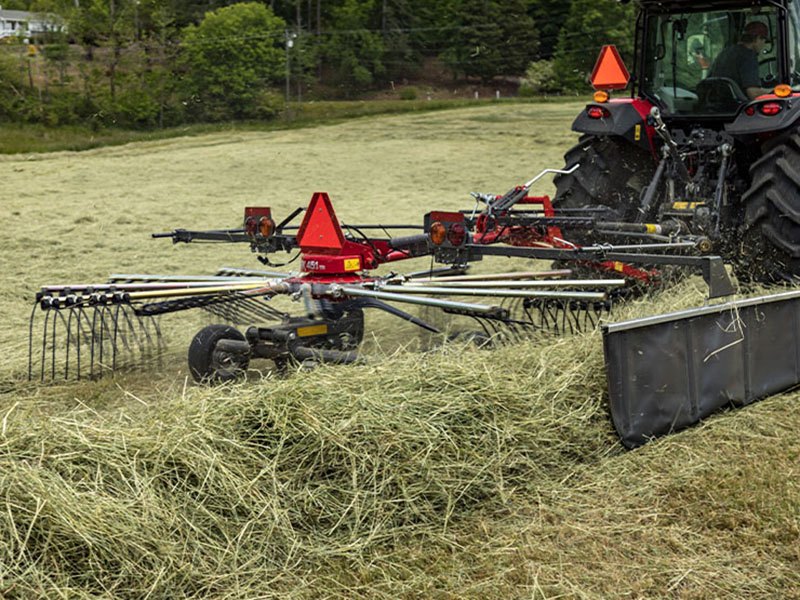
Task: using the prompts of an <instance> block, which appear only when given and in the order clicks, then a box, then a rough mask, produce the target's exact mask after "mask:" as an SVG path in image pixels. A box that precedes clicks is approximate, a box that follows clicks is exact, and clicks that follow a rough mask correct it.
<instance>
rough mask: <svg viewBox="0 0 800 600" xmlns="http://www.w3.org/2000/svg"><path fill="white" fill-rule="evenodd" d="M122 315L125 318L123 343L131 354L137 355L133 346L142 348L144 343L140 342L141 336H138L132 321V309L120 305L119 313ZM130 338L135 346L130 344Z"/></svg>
mask: <svg viewBox="0 0 800 600" xmlns="http://www.w3.org/2000/svg"><path fill="white" fill-rule="evenodd" d="M120 312H121V313H122V316H123V317H124V318H125V323H124V325H125V327H123V328H122V329H121V331H120V335H121V336H122V343H123V345H124V346H125V349H126V350H127V351H128V352H130V353H131V354H135V350H134V349H133V346H136V347H138V348H141V347H142V343H141V342H140V341H139V336H138V335H137V334H136V326H135V325H134V324H133V321H132V320H131V310H130V307H129V306H128V305H126V304H118V305H117V313H120ZM128 336H130V337H131V338H132V343H133V346H131V345H130V344H129V343H128V339H127V338H128Z"/></svg>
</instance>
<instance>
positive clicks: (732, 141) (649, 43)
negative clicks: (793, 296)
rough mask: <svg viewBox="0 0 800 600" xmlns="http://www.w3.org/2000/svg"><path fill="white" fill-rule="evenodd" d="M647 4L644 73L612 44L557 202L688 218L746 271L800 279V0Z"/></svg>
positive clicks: (679, 220)
mask: <svg viewBox="0 0 800 600" xmlns="http://www.w3.org/2000/svg"><path fill="white" fill-rule="evenodd" d="M623 1H624V0H623ZM637 4H638V9H639V10H638V16H637V19H636V29H635V35H636V44H635V50H634V55H633V57H632V59H633V65H634V69H633V76H631V77H629V76H628V72H627V68H626V66H625V64H624V63H623V62H622V60H621V58H620V56H619V54H618V53H617V52H616V49H615V48H614V47H613V46H607V47H605V48H604V49H603V53H601V59H600V60H598V63H597V66H596V67H595V72H594V73H593V77H592V83H593V86H594V88H595V90H596V91H595V94H594V97H593V100H592V102H590V103H589V104H588V105H587V106H586V108H585V109H584V110H583V111H582V112H581V113H580V115H579V116H578V117H577V119H576V120H575V122H574V124H573V130H575V131H577V132H579V133H580V134H582V135H581V137H580V139H579V142H578V144H577V145H576V146H575V147H573V148H572V149H570V150H569V151H568V152H567V154H566V156H565V162H566V167H565V169H564V170H565V171H566V172H568V173H566V174H562V175H559V176H558V177H557V178H556V180H555V184H556V190H557V191H556V196H555V199H554V205H555V206H556V207H557V208H559V209H562V210H563V209H567V210H578V209H582V210H585V209H587V208H594V209H596V210H597V209H603V210H606V211H608V212H609V213H610V217H609V218H611V219H614V220H619V221H628V222H638V223H651V222H662V223H663V222H671V223H674V224H678V225H679V226H680V227H681V228H684V230H687V231H690V232H692V233H695V234H698V235H703V236H705V237H706V238H707V239H708V240H709V242H710V243H711V244H712V245H713V246H712V248H711V250H712V251H713V252H714V253H717V254H720V255H722V256H723V257H724V258H725V259H726V260H728V261H730V262H731V263H733V265H734V269H735V271H736V272H737V275H738V276H739V279H740V281H761V282H780V281H787V280H789V281H791V280H796V278H797V277H798V276H800V2H797V1H792V0H747V1H739V2H735V1H698V0H666V1H665V0H662V1H654V0H638V2H637ZM748 65H749V66H750V70H751V74H750V80H749V81H743V79H747V77H746V76H743V75H742V73H743V72H744V71H747V67H748ZM756 70H757V75H754V74H753V73H755V71H756ZM753 77H755V78H756V79H757V80H756V81H753V80H752V79H753ZM615 90H616V91H617V93H618V94H619V93H620V90H628V91H627V92H625V95H626V96H627V97H624V98H623V97H617V98H612V97H611V96H612V94H613V93H614V92H615ZM576 166H577V168H575V167H576ZM572 169H574V170H572ZM570 171H571V172H570ZM590 236H591V233H587V234H586V237H590ZM583 241H586V240H583Z"/></svg>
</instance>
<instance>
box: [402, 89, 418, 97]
mask: <svg viewBox="0 0 800 600" xmlns="http://www.w3.org/2000/svg"><path fill="white" fill-rule="evenodd" d="M417 95H418V93H417V88H415V87H413V86H411V87H406V88H403V89H402V90H400V100H416V99H417Z"/></svg>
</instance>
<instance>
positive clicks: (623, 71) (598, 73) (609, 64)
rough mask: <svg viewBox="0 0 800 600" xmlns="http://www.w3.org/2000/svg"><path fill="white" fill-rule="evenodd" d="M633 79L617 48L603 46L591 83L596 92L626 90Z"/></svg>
mask: <svg viewBox="0 0 800 600" xmlns="http://www.w3.org/2000/svg"><path fill="white" fill-rule="evenodd" d="M630 79H631V75H630V73H628V69H627V68H626V67H625V63H624V62H623V61H622V57H621V56H620V55H619V52H618V51H617V47H616V46H603V49H602V50H600V57H599V58H598V59H597V63H596V64H595V65H594V70H593V71H592V77H591V82H592V86H593V87H594V89H596V90H624V89H625V88H626V87H628V82H629V81H630Z"/></svg>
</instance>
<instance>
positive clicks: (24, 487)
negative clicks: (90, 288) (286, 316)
mask: <svg viewBox="0 0 800 600" xmlns="http://www.w3.org/2000/svg"><path fill="white" fill-rule="evenodd" d="M579 107H580V105H579V104H567V103H565V104H513V105H505V104H498V105H487V106H480V107H472V108H462V109H457V110H451V111H442V112H432V113H420V114H404V115H396V116H380V117H370V118H366V119H359V120H356V121H351V122H343V123H336V124H331V125H326V126H323V127H315V128H306V129H293V130H284V131H253V130H249V131H248V130H242V131H236V130H229V131H222V132H216V133H209V134H205V135H197V136H193V137H191V138H175V139H168V140H160V141H151V142H138V143H132V144H128V145H124V146H116V147H108V148H98V149H93V150H89V151H86V152H80V153H74V152H58V153H50V154H19V155H13V156H2V157H0V176H2V181H3V201H2V215H3V222H4V224H5V227H6V236H5V240H4V246H3V251H2V264H3V269H2V271H0V283H2V285H1V286H0V318H1V319H2V323H3V328H2V330H0V342H1V343H2V344H3V347H4V359H3V361H2V366H1V367H0V497H2V510H0V597H3V598H31V597H48V598H82V597H83V598H90V597H91V598H97V597H103V598H177V597H194V598H386V599H389V598H482V599H485V598H800V434H798V431H800V413H798V411H797V409H796V407H797V393H788V394H785V395H781V396H777V397H774V398H770V399H767V400H765V401H762V402H760V403H757V404H755V405H753V406H751V407H748V408H747V409H744V410H740V411H737V412H731V413H727V414H723V415H719V416H717V417H715V418H712V419H709V420H708V421H707V422H705V423H704V424H702V425H701V426H699V427H696V428H694V429H692V430H689V431H686V432H683V433H680V434H677V435H673V436H670V437H667V438H664V439H661V440H658V441H656V442H653V443H651V444H649V445H647V446H645V447H644V448H641V449H639V450H637V451H634V452H626V451H624V450H623V449H622V448H621V446H620V445H619V443H618V442H617V440H616V438H615V435H614V432H613V429H612V427H611V424H610V421H609V419H608V416H607V413H606V407H605V393H606V390H605V374H604V370H603V357H602V348H601V340H600V336H599V334H598V333H597V332H592V333H587V334H583V335H580V336H575V337H569V338H562V339H557V338H547V337H544V338H541V339H533V340H528V341H524V342H520V343H518V344H513V345H508V346H504V347H502V348H499V349H496V350H493V351H491V352H488V351H482V350H477V349H474V348H469V347H464V346H459V345H451V346H447V347H445V348H444V349H443V350H442V351H440V352H435V353H421V352H418V351H416V350H415V349H414V348H415V344H414V341H413V340H415V339H416V332H415V331H414V330H413V328H411V327H409V326H405V325H400V326H398V325H396V324H395V323H394V322H393V321H391V320H388V319H384V318H375V319H371V320H370V325H371V329H370V331H374V338H372V339H371V340H370V341H369V348H370V352H371V355H372V356H373V359H372V360H371V361H370V362H369V364H368V365H366V366H363V367H355V366H353V367H327V366H326V367H321V368H319V369H317V370H314V371H311V372H298V373H296V374H293V375H291V376H289V377H288V378H284V379H281V378H276V377H274V376H272V375H271V374H269V373H266V374H265V376H264V377H263V378H259V377H255V376H253V377H250V378H249V380H248V381H246V382H243V383H239V384H236V385H227V386H223V387H219V388H213V389H208V388H204V387H199V386H195V385H193V384H192V383H190V382H189V381H187V372H186V371H187V370H186V367H185V364H184V361H185V358H184V356H185V349H186V344H187V343H188V341H189V339H191V336H192V335H193V334H194V332H195V331H196V330H197V328H198V327H199V326H200V325H201V324H202V323H203V319H202V318H201V317H198V316H191V315H189V316H186V317H181V316H177V315H176V316H174V318H170V319H166V320H165V329H166V330H167V333H168V335H169V342H170V346H169V349H168V351H167V354H166V356H165V357H164V360H163V361H162V362H161V363H160V364H158V365H153V367H152V368H150V369H147V370H141V369H140V370H136V371H128V372H124V373H120V374H118V375H117V376H115V377H107V378H105V379H102V380H100V381H96V382H86V381H82V382H55V383H47V384H39V383H36V382H34V383H29V382H27V381H26V379H25V371H26V364H27V363H26V356H27V354H26V353H27V327H28V317H29V315H30V310H31V306H32V301H33V297H34V294H35V292H36V290H37V289H38V287H39V286H41V285H43V284H56V283H68V282H85V281H102V280H103V279H104V278H105V277H106V276H107V275H108V274H109V273H112V272H117V273H119V272H170V273H210V272H213V271H214V270H215V269H216V268H218V267H220V266H245V267H258V265H259V263H257V262H256V261H255V259H254V257H253V255H252V254H250V252H249V251H248V249H247V248H245V247H240V246H208V245H196V246H192V245H190V246H184V245H180V246H173V245H171V244H170V243H169V242H168V241H165V240H151V239H150V238H149V234H150V233H151V232H156V231H167V230H170V229H172V228H174V227H185V228H220V227H235V226H238V225H239V224H240V222H241V215H242V209H243V207H244V206H245V205H261V204H264V205H270V206H272V207H273V209H274V211H275V212H276V213H277V214H278V215H279V216H280V215H282V214H286V213H288V212H289V211H290V210H292V209H293V208H295V207H297V206H301V205H305V204H306V203H307V202H308V200H309V199H310V197H311V194H312V193H313V192H314V191H327V192H328V193H329V194H330V195H331V197H332V199H333V202H334V206H335V208H336V210H337V214H338V216H339V218H340V219H342V220H343V221H349V222H356V221H361V222H365V221H372V222H374V221H379V222H387V223H391V222H412V223H413V222H420V221H421V218H422V215H423V214H424V213H425V212H427V211H428V210H430V209H432V208H442V209H458V208H465V207H469V206H470V199H469V196H468V192H470V191H472V190H477V191H487V192H495V193H502V192H504V191H506V190H507V189H508V188H510V187H512V186H514V185H517V184H519V183H521V182H523V181H525V180H527V179H529V178H530V177H532V176H533V175H534V174H536V173H538V172H539V171H540V170H542V169H544V168H548V167H557V166H560V165H561V157H562V155H563V153H564V151H565V150H566V149H567V148H568V147H569V146H570V145H571V144H572V143H574V141H575V139H576V135H575V134H573V133H571V132H570V130H569V125H570V123H571V120H572V118H573V117H574V115H575V114H576V113H577V111H578V110H579ZM533 191H534V193H550V192H552V188H551V185H550V183H549V182H543V183H542V185H541V186H540V187H538V188H536V189H534V190H533ZM498 262H499V264H500V265H502V266H503V267H504V268H505V267H512V268H516V267H517V266H518V265H512V264H511V263H509V262H508V261H498ZM494 266H496V265H486V266H482V267H481V268H491V267H494ZM702 302H703V290H702V286H698V285H695V284H694V283H693V281H691V280H690V281H688V282H685V283H684V284H683V285H682V286H681V287H680V288H679V289H678V290H677V291H675V292H674V293H671V294H669V295H668V297H666V296H665V297H661V298H656V299H650V300H646V301H640V302H637V303H636V304H635V305H633V306H630V307H627V308H626V309H625V311H623V313H622V314H621V315H619V316H618V318H622V317H624V316H625V315H634V314H653V313H658V312H664V311H666V310H670V309H671V308H674V307H676V306H684V305H696V304H698V303H702Z"/></svg>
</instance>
